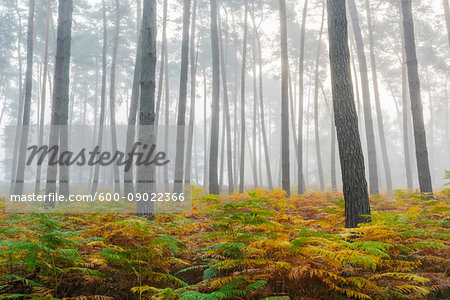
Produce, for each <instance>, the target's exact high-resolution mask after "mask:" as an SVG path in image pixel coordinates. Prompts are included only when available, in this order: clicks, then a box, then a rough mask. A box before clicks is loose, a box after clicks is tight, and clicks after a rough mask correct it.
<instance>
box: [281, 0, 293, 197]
mask: <svg viewBox="0 0 450 300" xmlns="http://www.w3.org/2000/svg"><path fill="white" fill-rule="evenodd" d="M279 7H280V8H279V9H280V45H281V168H282V171H281V173H282V174H281V185H282V188H283V190H284V191H286V193H287V195H288V196H289V195H290V194H291V188H290V185H291V183H290V174H289V95H288V85H289V82H288V80H289V61H288V48H287V30H286V1H285V0H279Z"/></svg>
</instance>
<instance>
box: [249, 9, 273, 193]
mask: <svg viewBox="0 0 450 300" xmlns="http://www.w3.org/2000/svg"><path fill="white" fill-rule="evenodd" d="M252 22H253V30H254V32H255V36H256V44H257V48H258V81H259V82H258V85H259V115H260V120H261V134H262V140H263V145H264V159H265V162H266V173H267V181H268V184H269V190H272V189H273V182H272V171H271V168H270V159H269V149H268V148H269V147H268V145H267V144H268V143H267V134H266V124H265V117H264V94H263V78H262V76H263V72H262V49H261V38H260V36H259V33H258V28H256V23H255V18H254V15H253V14H252ZM261 180H262V178H261Z"/></svg>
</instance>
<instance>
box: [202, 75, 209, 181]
mask: <svg viewBox="0 0 450 300" xmlns="http://www.w3.org/2000/svg"><path fill="white" fill-rule="evenodd" d="M206 94H207V93H206V70H205V68H203V151H204V155H203V189H206V187H207V186H208V163H207V162H208V131H207V124H206V123H207V122H206V106H207V104H206V102H207V101H206Z"/></svg>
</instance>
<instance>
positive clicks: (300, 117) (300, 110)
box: [297, 0, 308, 194]
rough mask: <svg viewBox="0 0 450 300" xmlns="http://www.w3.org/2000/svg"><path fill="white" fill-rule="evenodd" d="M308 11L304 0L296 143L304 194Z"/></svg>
mask: <svg viewBox="0 0 450 300" xmlns="http://www.w3.org/2000/svg"><path fill="white" fill-rule="evenodd" d="M307 11H308V0H305V3H304V4H303V16H302V25H301V33H300V34H301V36H300V58H299V68H298V73H299V75H298V79H299V80H298V98H299V102H298V129H297V131H298V133H297V134H298V139H297V141H298V145H297V151H298V153H297V164H298V167H297V172H298V174H297V176H298V193H299V194H304V193H305V192H306V188H305V178H304V176H303V103H304V99H303V88H304V87H303V73H304V63H305V27H306V14H307Z"/></svg>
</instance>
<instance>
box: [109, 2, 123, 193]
mask: <svg viewBox="0 0 450 300" xmlns="http://www.w3.org/2000/svg"><path fill="white" fill-rule="evenodd" d="M115 2H116V20H115V33H114V44H113V53H112V62H111V75H110V85H109V101H110V104H109V110H110V117H111V143H112V152H113V153H116V151H117V133H116V64H117V47H118V45H119V32H120V3H119V0H116V1H115ZM113 169H114V192H115V193H120V174H119V166H118V165H117V164H114V165H113Z"/></svg>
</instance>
